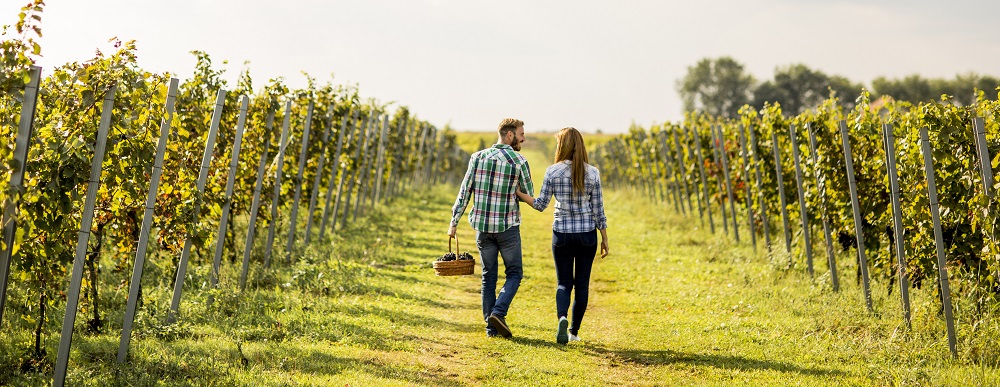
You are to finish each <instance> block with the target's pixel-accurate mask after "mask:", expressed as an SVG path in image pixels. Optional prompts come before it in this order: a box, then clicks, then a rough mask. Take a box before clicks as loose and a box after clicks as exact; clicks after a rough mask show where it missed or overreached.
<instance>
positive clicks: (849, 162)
mask: <svg viewBox="0 0 1000 387" xmlns="http://www.w3.org/2000/svg"><path fill="white" fill-rule="evenodd" d="M838 125H840V137H841V139H842V140H843V143H844V161H845V162H846V169H847V183H848V186H850V188H851V208H853V209H854V234H855V236H856V238H857V241H858V269H860V270H861V280H862V283H863V285H864V292H865V305H866V306H868V311H869V312H874V311H875V309H874V308H873V307H872V291H871V284H870V283H869V279H868V257H866V256H865V234H864V230H863V227H862V218H861V205H860V204H859V203H858V183H857V182H855V180H854V160H853V157H852V156H851V141H850V138H849V137H848V135H847V122H846V121H844V120H840V122H839V123H838Z"/></svg>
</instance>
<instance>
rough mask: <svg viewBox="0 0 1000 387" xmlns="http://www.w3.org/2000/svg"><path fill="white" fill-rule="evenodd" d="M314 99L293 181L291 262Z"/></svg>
mask: <svg viewBox="0 0 1000 387" xmlns="http://www.w3.org/2000/svg"><path fill="white" fill-rule="evenodd" d="M313 106H314V103H313V100H312V99H311V98H310V99H309V106H308V107H307V108H306V122H305V126H304V127H303V129H302V150H301V151H299V172H298V174H297V175H296V177H295V180H294V181H293V182H292V184H293V185H295V195H294V196H292V214H291V215H289V217H288V244H286V245H285V251H286V252H287V254H288V255H287V256H285V261H286V262H289V263H291V262H292V255H293V248H294V247H295V228H296V227H298V224H299V198H301V197H302V174H303V173H304V172H305V170H306V162H307V161H308V160H309V129H310V128H309V127H310V126H311V125H312V114H313Z"/></svg>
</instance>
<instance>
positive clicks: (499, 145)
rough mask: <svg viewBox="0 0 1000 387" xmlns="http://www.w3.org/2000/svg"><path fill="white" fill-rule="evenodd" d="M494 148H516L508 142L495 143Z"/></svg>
mask: <svg viewBox="0 0 1000 387" xmlns="http://www.w3.org/2000/svg"><path fill="white" fill-rule="evenodd" d="M493 148H497V149H510V150H514V148H512V147H511V146H510V145H507V144H493Z"/></svg>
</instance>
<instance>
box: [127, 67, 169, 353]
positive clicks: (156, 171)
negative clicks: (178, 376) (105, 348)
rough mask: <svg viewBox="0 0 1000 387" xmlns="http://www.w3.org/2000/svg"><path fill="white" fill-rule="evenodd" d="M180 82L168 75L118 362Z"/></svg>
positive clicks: (136, 290) (139, 278)
mask: <svg viewBox="0 0 1000 387" xmlns="http://www.w3.org/2000/svg"><path fill="white" fill-rule="evenodd" d="M179 82H180V81H179V80H178V79H177V78H170V85H169V86H168V87H167V102H166V106H165V110H166V114H165V115H164V117H163V120H161V121H160V139H159V141H157V143H156V155H155V156H154V158H153V168H152V170H151V171H150V178H149V192H148V193H147V194H146V209H145V211H144V212H143V215H142V228H141V229H140V230H139V245H138V246H137V247H136V251H135V263H134V264H133V265H132V281H130V282H129V286H128V299H127V300H126V302H125V320H123V322H122V338H121V341H120V342H119V345H118V362H119V363H124V362H125V359H126V357H127V356H128V347H129V341H130V340H131V339H132V324H134V323H135V308H136V305H137V304H138V303H139V289H140V285H141V284H142V271H143V267H144V266H145V265H146V248H147V247H148V246H149V229H150V227H151V226H152V224H153V215H154V213H155V209H156V195H157V193H158V192H159V189H160V175H162V174H163V158H164V154H165V153H166V150H167V138H168V137H169V136H170V123H171V121H172V120H173V117H174V104H175V102H176V101H177V86H178V84H179Z"/></svg>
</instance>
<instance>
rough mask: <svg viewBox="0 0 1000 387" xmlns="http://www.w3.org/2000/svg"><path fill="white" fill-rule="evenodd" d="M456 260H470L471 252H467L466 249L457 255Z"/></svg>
mask: <svg viewBox="0 0 1000 387" xmlns="http://www.w3.org/2000/svg"><path fill="white" fill-rule="evenodd" d="M458 260H459V261H471V260H472V254H469V252H468V251H466V252H464V253H462V254H459V255H458Z"/></svg>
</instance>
